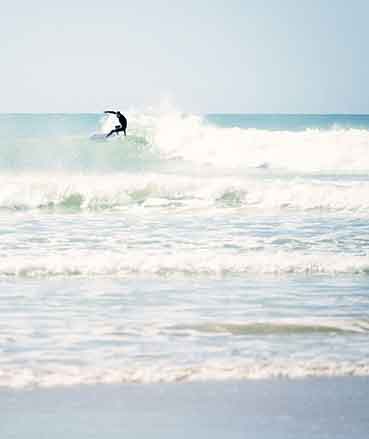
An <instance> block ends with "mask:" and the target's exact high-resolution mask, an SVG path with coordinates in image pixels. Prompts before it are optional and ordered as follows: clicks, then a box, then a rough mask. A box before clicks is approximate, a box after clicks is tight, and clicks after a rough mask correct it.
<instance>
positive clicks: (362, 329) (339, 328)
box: [170, 320, 369, 335]
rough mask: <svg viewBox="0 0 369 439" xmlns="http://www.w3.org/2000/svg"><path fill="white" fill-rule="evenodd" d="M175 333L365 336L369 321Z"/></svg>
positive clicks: (218, 326)
mask: <svg viewBox="0 0 369 439" xmlns="http://www.w3.org/2000/svg"><path fill="white" fill-rule="evenodd" d="M170 329H172V330H174V331H191V332H192V331H194V332H200V333H206V334H231V335H296V334H346V333H347V334H363V333H369V321H366V320H359V321H354V322H352V321H342V320H340V321H333V320H332V321H328V322H319V321H316V322H306V323H301V322H300V323H297V322H289V321H279V322H275V323H272V322H249V323H222V322H221V323H216V322H209V323H200V324H192V325H175V326H172V327H171V328H170Z"/></svg>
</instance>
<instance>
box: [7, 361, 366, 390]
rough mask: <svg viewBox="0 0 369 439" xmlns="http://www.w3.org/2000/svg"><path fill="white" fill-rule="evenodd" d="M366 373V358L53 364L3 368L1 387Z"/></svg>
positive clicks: (338, 375)
mask: <svg viewBox="0 0 369 439" xmlns="http://www.w3.org/2000/svg"><path fill="white" fill-rule="evenodd" d="M340 376H369V363H368V362H367V361H352V362H350V361H342V362H340V361H312V360H310V361H302V360H301V361H289V360H285V361H284V360H265V361H260V360H259V361H257V360H250V361H246V360H245V361H243V362H241V363H240V362H239V363H237V364H234V363H226V362H224V363H220V364H219V363H215V364H214V363H209V362H208V363H204V364H200V365H193V366H191V365H189V366H182V367H181V366H176V365H172V366H171V365H163V364H158V365H155V366H154V365H153V366H151V367H148V366H138V365H137V366H136V367H135V366H132V367H121V368H119V369H116V368H98V367H95V368H94V367H90V368H88V367H86V368H82V367H78V366H70V367H67V366H56V365H55V366H54V367H49V368H47V367H44V368H38V369H33V368H18V367H12V368H2V369H0V387H8V388H18V389H22V388H30V387H60V386H62V387H66V386H76V385H83V384H100V383H101V384H116V383H142V384H146V383H162V382H167V383H171V382H193V381H224V380H257V379H285V378H289V379H299V378H300V379H301V378H307V377H340Z"/></svg>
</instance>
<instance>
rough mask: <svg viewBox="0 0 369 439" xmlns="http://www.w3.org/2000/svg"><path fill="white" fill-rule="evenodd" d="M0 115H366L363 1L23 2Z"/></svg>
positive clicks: (368, 89) (14, 25)
mask: <svg viewBox="0 0 369 439" xmlns="http://www.w3.org/2000/svg"><path fill="white" fill-rule="evenodd" d="M1 14H2V15H1V17H0V45H1V52H0V53H1V58H0V59H1V69H0V78H1V81H0V112H72V113H74V112H100V111H102V110H104V109H106V108H110V107H111V108H113V109H115V108H116V109H118V108H120V109H122V110H127V109H145V108H146V107H148V106H152V107H155V106H157V105H159V102H160V101H161V100H162V99H167V98H169V99H170V100H171V102H172V104H173V105H174V106H176V107H177V108H178V109H180V110H182V111H186V112H193V113H209V112H234V113H237V112H246V113H265V112H267V113H273V112H289V113H294V112H299V113H301V112H302V113H332V112H334V113H342V112H343V113H369V60H368V56H367V53H368V45H369V25H368V17H369V1H368V0H350V1H349V0H243V1H242V0H223V1H220V0H208V1H206V0H188V1H183V0H182V1H177V0H173V1H169V0H167V1H166V0H157V1H149V0H146V1H144V0H132V1H127V0H120V1H118V0H104V1H103V0H91V1H82V0H60V1H57V2H56V1H54V0H32V1H26V0H20V1H6V2H4V3H3V4H2V7H1Z"/></svg>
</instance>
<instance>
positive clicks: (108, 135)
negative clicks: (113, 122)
mask: <svg viewBox="0 0 369 439" xmlns="http://www.w3.org/2000/svg"><path fill="white" fill-rule="evenodd" d="M116 132H117V130H111V131H110V133H109V134H107V135H106V136H105V137H110V136H111V135H112V134H114V133H116Z"/></svg>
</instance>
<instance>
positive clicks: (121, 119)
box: [104, 110, 127, 137]
mask: <svg viewBox="0 0 369 439" xmlns="http://www.w3.org/2000/svg"><path fill="white" fill-rule="evenodd" d="M104 113H106V114H115V115H116V116H117V118H118V120H119V123H120V125H115V128H114V129H113V130H111V131H110V133H109V134H107V135H106V137H109V136H111V135H112V134H114V133H116V134H118V133H120V132H121V131H123V132H124V135H125V136H126V135H127V134H126V129H127V119H126V118H125V117H124V116H123V114H122V113H121V112H120V111H109V110H107V111H104Z"/></svg>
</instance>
